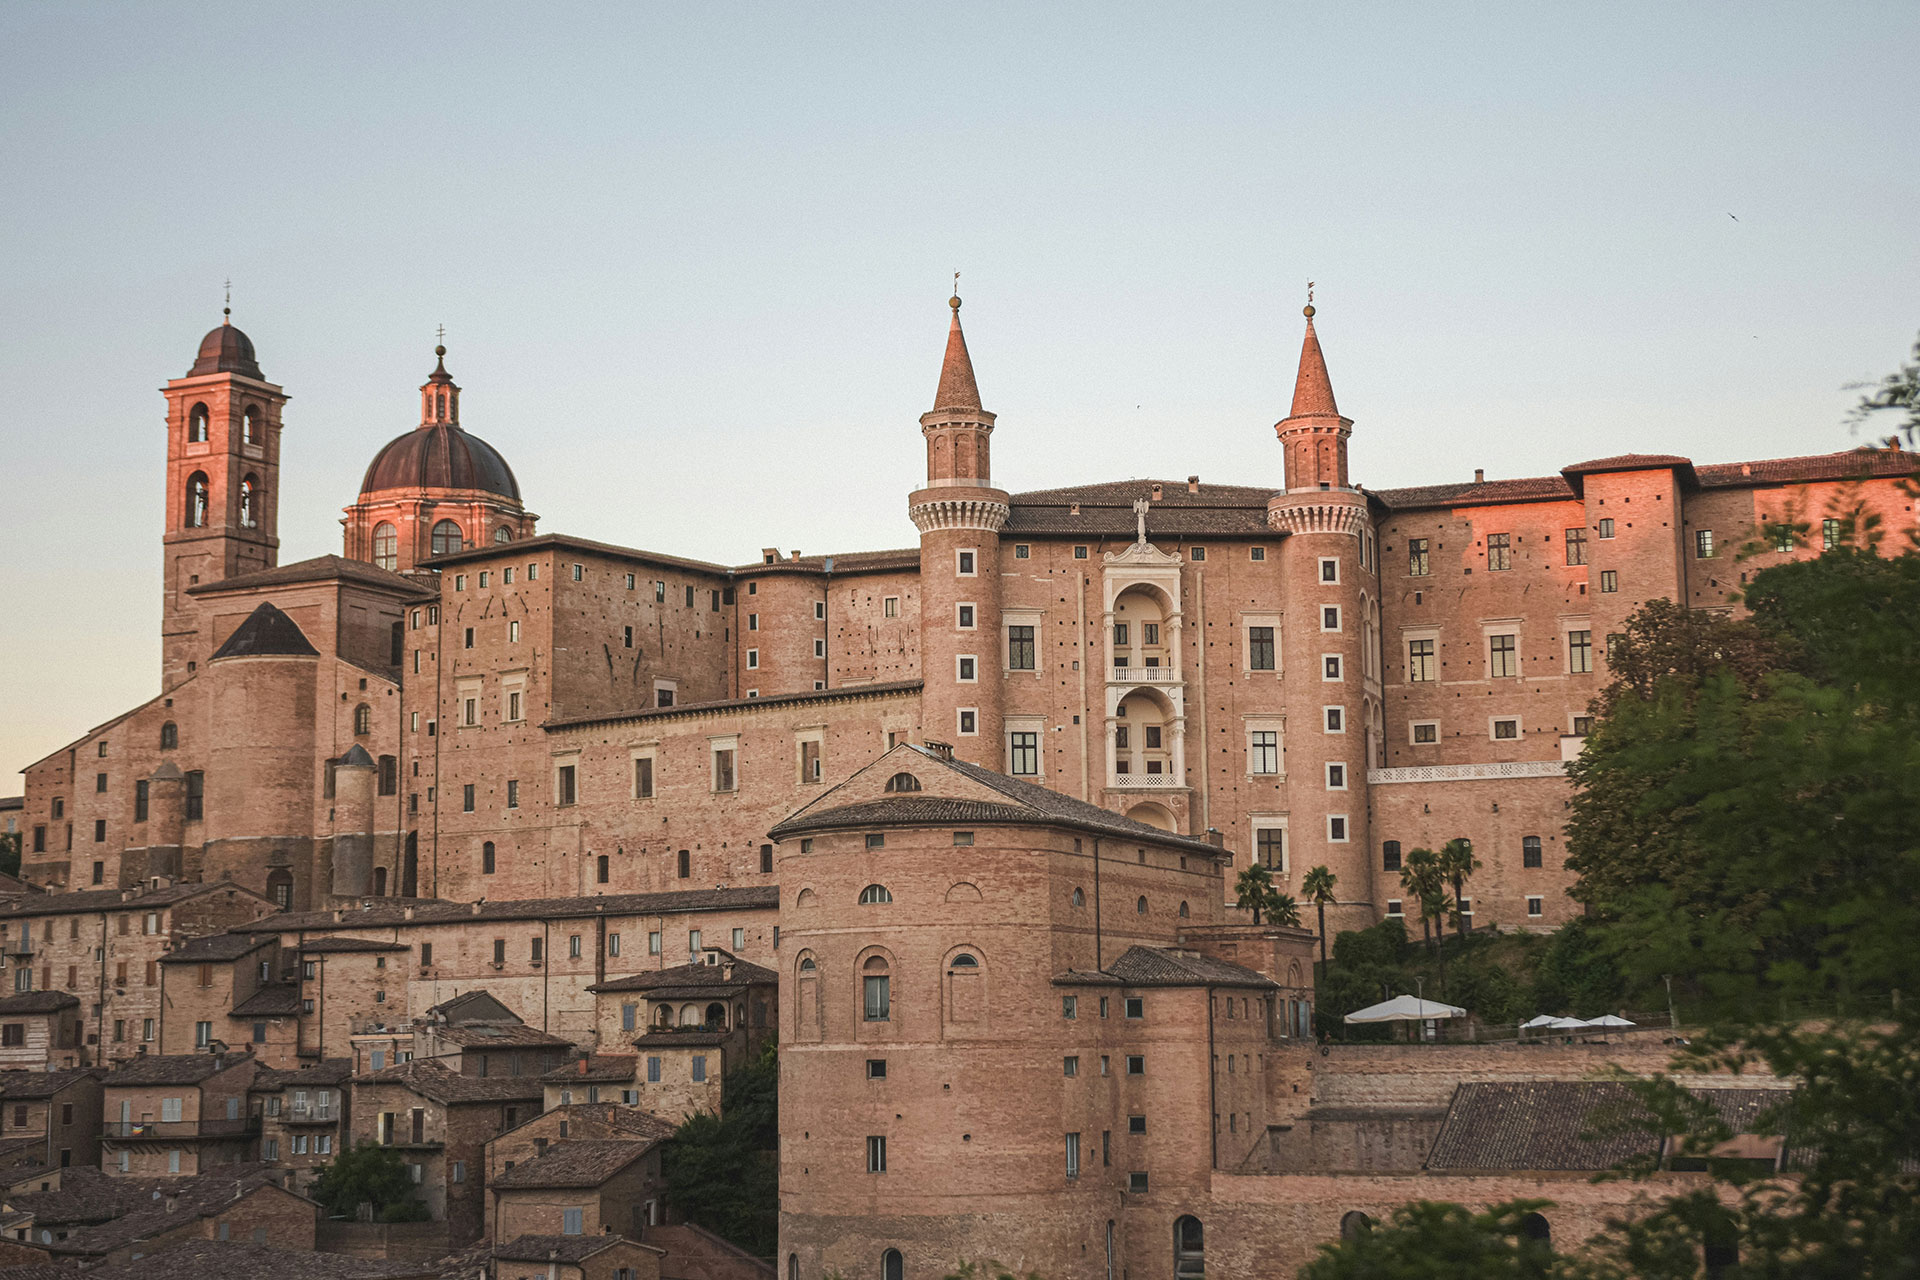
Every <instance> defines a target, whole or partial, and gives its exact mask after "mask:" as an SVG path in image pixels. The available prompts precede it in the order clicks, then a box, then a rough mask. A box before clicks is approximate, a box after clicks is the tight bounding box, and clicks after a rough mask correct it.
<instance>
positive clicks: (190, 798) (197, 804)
mask: <svg viewBox="0 0 1920 1280" xmlns="http://www.w3.org/2000/svg"><path fill="white" fill-rule="evenodd" d="M206 797H207V775H206V774H205V773H203V772H201V771H200V770H199V769H190V770H188V772H187V821H188V822H198V821H200V820H201V819H202V818H203V817H205V816H206V803H207V800H206Z"/></svg>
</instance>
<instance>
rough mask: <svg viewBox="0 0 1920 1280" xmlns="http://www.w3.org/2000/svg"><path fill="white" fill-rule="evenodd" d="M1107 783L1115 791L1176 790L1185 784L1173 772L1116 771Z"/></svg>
mask: <svg viewBox="0 0 1920 1280" xmlns="http://www.w3.org/2000/svg"><path fill="white" fill-rule="evenodd" d="M1107 785H1108V786H1109V787H1111V788H1113V789H1114V790H1116V791H1178V790H1181V789H1182V788H1184V787H1185V786H1186V785H1187V784H1186V782H1185V780H1184V779H1182V778H1181V777H1180V776H1179V775H1178V774H1174V773H1116V774H1114V775H1112V777H1111V778H1110V779H1109V780H1108V782H1107Z"/></svg>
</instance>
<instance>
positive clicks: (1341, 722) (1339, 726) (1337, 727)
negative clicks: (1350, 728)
mask: <svg viewBox="0 0 1920 1280" xmlns="http://www.w3.org/2000/svg"><path fill="white" fill-rule="evenodd" d="M1326 717H1327V732H1328V733H1345V732H1346V730H1347V710H1346V708H1345V707H1328V708H1327V709H1326Z"/></svg>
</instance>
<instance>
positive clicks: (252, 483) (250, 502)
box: [240, 476, 260, 529]
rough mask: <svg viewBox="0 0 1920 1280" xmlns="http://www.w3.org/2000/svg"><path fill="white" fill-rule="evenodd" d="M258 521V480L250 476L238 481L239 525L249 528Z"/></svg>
mask: <svg viewBox="0 0 1920 1280" xmlns="http://www.w3.org/2000/svg"><path fill="white" fill-rule="evenodd" d="M259 523H260V482H259V481H258V480H256V479H254V478H253V477H252V476H248V477H247V478H246V479H244V480H242V481H241V482H240V527H241V528H242V529H251V528H253V527H254V526H255V525H257V524H259Z"/></svg>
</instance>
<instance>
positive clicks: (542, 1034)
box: [433, 1022, 573, 1049]
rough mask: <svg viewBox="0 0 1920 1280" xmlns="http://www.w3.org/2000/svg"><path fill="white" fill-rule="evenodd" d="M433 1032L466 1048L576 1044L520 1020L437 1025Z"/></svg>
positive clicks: (565, 1046)
mask: <svg viewBox="0 0 1920 1280" xmlns="http://www.w3.org/2000/svg"><path fill="white" fill-rule="evenodd" d="M433 1033H434V1035H436V1036H438V1037H439V1038H440V1039H442V1040H445V1041H446V1042H447V1043H448V1044H457V1045H460V1046H461V1047H462V1048H466V1049H522V1048H528V1047H532V1048H543V1047H544V1048H554V1049H571V1048H572V1047H573V1041H571V1040H568V1039H565V1038H563V1037H561V1036H556V1035H554V1034H553V1033H552V1032H548V1031H542V1030H540V1029H539V1028H538V1027H529V1026H527V1025H525V1024H524V1023H519V1022H511V1023H499V1022H466V1023H461V1024H458V1025H456V1026H446V1027H435V1028H434V1029H433Z"/></svg>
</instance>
